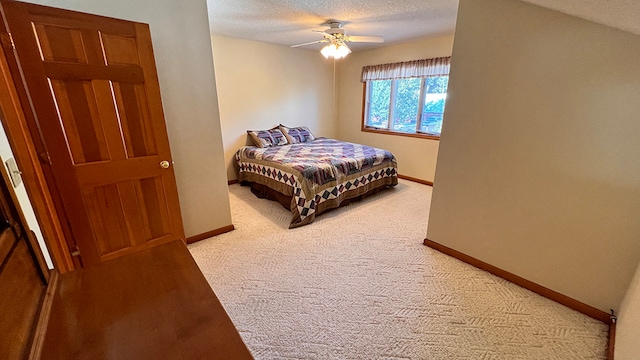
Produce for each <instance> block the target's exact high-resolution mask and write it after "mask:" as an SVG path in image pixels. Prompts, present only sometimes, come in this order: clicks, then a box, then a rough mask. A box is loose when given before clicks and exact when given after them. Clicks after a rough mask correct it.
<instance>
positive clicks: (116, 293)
mask: <svg viewBox="0 0 640 360" xmlns="http://www.w3.org/2000/svg"><path fill="white" fill-rule="evenodd" d="M41 358H42V359H252V358H253V357H252V356H251V353H250V352H249V350H248V349H247V347H246V346H245V344H244V343H243V342H242V339H241V338H240V334H238V331H237V330H236V328H235V326H234V325H233V323H232V322H231V319H230V318H229V316H228V315H227V313H226V312H225V310H224V308H223V307H222V305H221V304H220V301H219V300H218V298H217V297H216V295H215V294H214V293H213V291H212V290H211V287H210V286H209V284H208V283H207V281H206V279H205V278H204V276H203V275H202V273H201V272H200V269H198V266H197V265H196V263H195V261H194V260H193V258H192V257H191V255H190V254H189V251H188V250H187V247H186V246H185V245H184V243H183V242H182V241H179V240H178V241H173V242H170V243H167V244H163V245H159V246H156V247H152V248H150V249H146V250H143V251H140V252H137V253H133V254H130V255H126V256H123V257H120V258H117V259H114V260H110V261H107V262H104V263H102V264H99V265H96V266H93V267H89V268H85V269H80V270H77V271H73V272H70V273H66V274H63V275H60V277H59V280H58V286H57V288H56V290H55V294H54V298H53V304H52V305H51V312H50V317H49V322H48V325H47V331H46V334H45V337H44V340H43V344H42V351H41Z"/></svg>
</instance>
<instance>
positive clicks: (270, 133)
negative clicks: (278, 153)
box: [247, 127, 288, 148]
mask: <svg viewBox="0 0 640 360" xmlns="http://www.w3.org/2000/svg"><path fill="white" fill-rule="evenodd" d="M247 134H249V137H250V138H251V140H253V143H254V144H255V145H256V146H257V147H261V148H264V147H270V146H280V145H286V144H288V142H287V138H286V137H285V136H284V134H283V133H282V131H281V130H280V129H279V128H277V127H275V128H273V129H269V130H248V131H247Z"/></svg>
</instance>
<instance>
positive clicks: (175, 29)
mask: <svg viewBox="0 0 640 360" xmlns="http://www.w3.org/2000/svg"><path fill="white" fill-rule="evenodd" d="M29 2H33V3H38V4H42V5H48V6H54V7H60V8H65V9H69V10H77V11H83V12H87V13H92V14H97V15H104V16H110V17H115V18H120V19H125V20H131V21H138V22H144V23H148V24H149V25H150V28H151V37H152V41H153V49H154V52H155V58H156V65H157V69H158V78H159V81H160V91H161V93H162V103H163V105H164V112H165V118H166V123H167V131H168V134H169V140H170V143H171V152H172V156H173V160H174V162H175V169H174V170H175V173H176V178H177V183H178V192H179V196H180V206H181V210H182V217H183V220H184V227H185V232H186V236H193V235H197V234H201V233H204V232H207V231H210V230H214V229H218V228H221V227H223V226H227V225H230V224H231V211H230V208H229V194H228V188H227V186H226V176H225V174H224V171H221V170H220V169H223V168H224V160H223V152H222V136H221V132H220V117H219V114H218V102H217V95H216V85H215V75H214V70H213V61H212V57H211V40H210V38H209V20H208V17H207V4H206V1H205V0H184V1H173V0H135V1H129V0H110V1H101V0H30V1H29Z"/></svg>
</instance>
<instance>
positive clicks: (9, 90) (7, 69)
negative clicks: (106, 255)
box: [0, 6, 80, 274]
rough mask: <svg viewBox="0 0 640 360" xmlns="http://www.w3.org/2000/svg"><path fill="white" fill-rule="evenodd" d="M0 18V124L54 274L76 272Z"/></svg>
mask: <svg viewBox="0 0 640 360" xmlns="http://www.w3.org/2000/svg"><path fill="white" fill-rule="evenodd" d="M0 14H1V15H2V18H3V21H0V43H1V45H2V46H1V49H0V50H1V51H0V111H1V112H2V114H3V116H2V117H1V119H0V120H1V122H2V126H3V127H4V130H5V133H6V135H7V138H8V139H9V145H10V146H11V149H12V151H13V154H14V156H15V159H16V162H17V163H18V166H19V168H20V170H21V171H22V177H23V180H24V185H25V189H26V191H27V194H28V195H29V199H30V202H31V205H32V207H33V210H34V213H35V215H36V219H37V220H38V224H39V225H40V230H41V232H42V235H43V237H44V240H45V243H46V244H47V248H48V251H49V254H50V255H51V258H52V260H53V263H54V266H55V268H56V270H57V271H58V272H59V273H61V274H62V273H66V272H69V271H73V270H75V269H76V268H78V267H80V264H79V263H78V261H77V260H75V261H74V257H73V256H72V255H71V250H70V249H69V244H68V243H67V241H68V239H72V237H70V236H69V235H68V233H66V231H68V226H64V225H63V224H66V222H67V221H68V219H67V218H66V215H65V214H64V212H63V211H57V208H56V202H57V203H58V204H59V195H58V194H57V192H55V191H51V187H50V186H49V184H51V182H50V181H51V180H52V179H50V176H47V173H49V174H50V172H47V171H45V169H43V166H42V162H43V161H44V162H46V161H47V159H46V151H42V150H41V149H38V148H37V146H36V143H35V141H34V138H36V139H38V140H40V135H39V134H38V133H36V134H33V129H37V128H38V127H37V124H35V123H34V120H33V119H34V117H33V112H32V110H31V107H30V104H25V103H24V102H25V101H28V94H27V92H26V89H25V86H24V84H23V83H22V81H21V79H19V80H20V81H16V80H15V79H14V76H13V74H16V73H19V69H18V68H17V61H16V57H15V53H14V50H13V46H12V40H11V37H10V35H9V33H8V31H7V29H6V27H5V24H4V16H5V15H4V11H3V9H2V7H1V6H0ZM20 94H22V96H20ZM30 120H31V121H30ZM30 122H31V123H30ZM40 143H41V142H40ZM39 150H40V151H39ZM48 178H49V179H48ZM48 180H49V181H48Z"/></svg>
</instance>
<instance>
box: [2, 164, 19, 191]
mask: <svg viewBox="0 0 640 360" xmlns="http://www.w3.org/2000/svg"><path fill="white" fill-rule="evenodd" d="M4 163H5V164H6V165H7V170H9V177H10V178H11V182H12V183H13V187H14V188H17V187H18V186H19V185H20V184H22V176H21V174H22V171H20V170H18V164H16V159H14V158H9V160H7V161H5V162H4Z"/></svg>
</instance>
